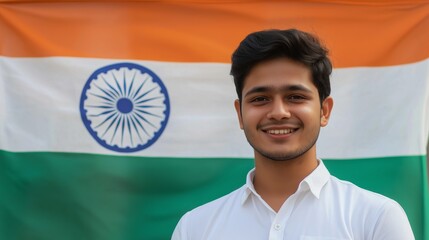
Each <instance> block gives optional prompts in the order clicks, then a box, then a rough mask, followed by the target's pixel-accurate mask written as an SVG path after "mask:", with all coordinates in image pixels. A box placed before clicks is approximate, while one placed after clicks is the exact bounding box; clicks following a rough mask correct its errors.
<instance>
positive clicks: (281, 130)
mask: <svg viewBox="0 0 429 240" xmlns="http://www.w3.org/2000/svg"><path fill="white" fill-rule="evenodd" d="M293 131H294V130H293V129H275V130H268V131H267V132H268V133H269V134H274V135H280V134H288V133H291V132H293Z"/></svg>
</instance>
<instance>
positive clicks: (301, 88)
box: [244, 84, 312, 97]
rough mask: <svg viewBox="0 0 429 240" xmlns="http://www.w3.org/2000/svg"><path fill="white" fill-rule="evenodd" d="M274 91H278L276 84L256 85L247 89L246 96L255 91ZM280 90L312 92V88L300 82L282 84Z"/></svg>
mask: <svg viewBox="0 0 429 240" xmlns="http://www.w3.org/2000/svg"><path fill="white" fill-rule="evenodd" d="M274 91H277V87H274V86H256V87H254V88H252V89H250V90H249V91H247V93H246V94H245V95H244V96H245V97H246V96H247V95H250V94H254V93H263V92H274ZM280 91H282V92H286V91H300V92H307V93H311V92H312V91H311V90H310V89H308V88H306V87H304V86H303V85H300V84H297V85H286V86H282V87H281V88H280Z"/></svg>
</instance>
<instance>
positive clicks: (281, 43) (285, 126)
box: [231, 30, 333, 161]
mask: <svg viewBox="0 0 429 240" xmlns="http://www.w3.org/2000/svg"><path fill="white" fill-rule="evenodd" d="M326 53H327V51H326V50H325V49H324V48H323V47H321V46H320V44H319V42H318V41H317V39H316V38H315V37H312V36H311V35H310V34H307V33H304V32H300V31H298V30H286V31H279V30H271V31H263V32H256V33H252V34H250V35H249V36H247V37H246V39H245V40H243V41H242V42H241V44H240V46H239V47H238V49H237V50H236V51H235V52H234V55H233V57H232V59H233V63H232V70H231V73H232V74H233V76H234V81H235V84H236V89H237V94H238V97H239V99H238V100H236V101H235V108H236V111H237V114H238V119H239V123H240V127H241V128H242V129H243V130H244V133H245V135H246V138H247V140H248V142H249V143H250V145H251V146H252V147H253V149H254V150H255V158H256V159H260V158H261V157H262V158H266V159H271V160H275V161H285V160H291V159H298V158H301V157H303V156H308V158H307V159H315V155H316V147H315V143H316V141H317V138H318V135H319V131H320V127H324V126H326V125H327V124H328V120H329V116H330V113H331V110H332V106H333V99H332V98H331V97H329V94H330V84H329V75H330V73H331V69H332V67H331V63H330V61H329V59H328V58H327V56H326Z"/></svg>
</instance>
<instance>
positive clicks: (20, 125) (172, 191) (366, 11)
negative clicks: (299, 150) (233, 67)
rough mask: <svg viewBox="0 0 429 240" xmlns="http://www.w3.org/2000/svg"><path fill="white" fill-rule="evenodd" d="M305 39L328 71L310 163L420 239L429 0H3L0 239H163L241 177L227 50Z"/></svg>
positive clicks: (424, 218) (243, 146) (247, 164)
mask: <svg viewBox="0 0 429 240" xmlns="http://www.w3.org/2000/svg"><path fill="white" fill-rule="evenodd" d="M292 27H293V28H299V29H303V30H305V31H309V32H312V33H315V34H317V35H318V36H319V37H320V38H321V39H322V40H323V42H324V43H325V44H326V45H327V46H328V48H329V49H330V55H331V58H332V60H333V63H334V67H335V69H334V72H333V74H332V96H333V97H334V99H335V106H334V110H333V115H332V119H331V121H330V124H329V126H328V127H326V128H324V129H323V130H322V132H321V136H320V138H319V142H318V155H319V156H320V157H321V158H322V159H324V160H325V162H326V165H327V166H328V168H329V170H330V171H331V173H332V174H333V175H335V176H337V177H339V178H341V179H346V180H350V181H352V182H354V183H355V184H357V185H359V186H361V187H363V188H367V189H370V190H372V191H375V192H379V193H381V194H384V195H386V196H389V197H391V198H393V199H395V200H396V201H398V202H399V203H400V204H401V205H402V206H403V207H404V209H405V210H406V212H407V215H408V217H409V220H410V222H411V225H412V228H413V231H414V234H415V236H416V239H418V240H423V239H425V240H428V239H429V209H428V208H429V198H428V184H427V169H426V154H427V152H426V146H427V139H428V132H429V111H428V109H429V100H428V99H429V47H428V43H429V31H428V29H429V4H428V3H427V1H418V0H414V1H412V0H410V1H402V0H392V1H387V0H385V1H381V0H380V1H376V2H372V1H358V0H343V1H334V0H332V1H317V0H314V1H290V2H282V1H249V2H247V1H226V0H225V1H36V0H34V1H20V0H15V1H13V0H10V1H7V0H1V1H0V52H1V56H0V149H1V150H0V239H43V240H46V239H103V240H104V239H107V240H110V239H169V238H170V235H171V233H172V231H173V229H174V226H175V225H176V223H177V221H178V220H179V218H180V216H181V215H182V214H184V213H185V212H186V211H188V210H190V209H192V208H194V207H195V206H197V205H200V204H203V203H205V202H207V201H210V200H212V199H214V198H217V197H219V196H221V195H224V194H226V193H228V192H230V191H232V190H233V189H235V188H237V187H239V186H241V185H242V184H243V183H244V181H245V175H246V173H247V171H248V170H249V169H250V168H252V165H253V160H252V155H253V154H252V149H251V148H250V147H249V146H248V144H247V142H246V140H245V138H244V136H243V133H242V132H241V130H239V127H238V122H237V120H236V114H235V112H234V109H233V101H234V99H235V90H234V86H233V82H232V79H231V77H230V76H229V70H230V55H231V53H232V52H233V50H234V49H235V48H236V46H237V45H238V43H239V42H240V41H241V39H243V38H244V37H245V36H246V35H247V34H248V33H249V32H252V31H256V30H261V29H270V28H281V29H284V28H292Z"/></svg>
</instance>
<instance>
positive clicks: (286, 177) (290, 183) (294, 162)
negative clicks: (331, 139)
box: [253, 149, 318, 212]
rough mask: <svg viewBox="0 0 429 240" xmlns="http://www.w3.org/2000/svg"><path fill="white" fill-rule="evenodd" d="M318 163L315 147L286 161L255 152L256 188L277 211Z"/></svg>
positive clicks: (254, 180) (254, 181) (254, 182)
mask: <svg viewBox="0 0 429 240" xmlns="http://www.w3.org/2000/svg"><path fill="white" fill-rule="evenodd" d="M317 165H318V162H317V159H316V151H315V149H310V150H309V151H307V152H306V153H305V154H303V155H301V156H299V157H298V158H295V159H290V160H286V161H274V160H272V159H267V158H265V157H263V156H262V155H260V154H258V153H255V177H254V179H253V184H254V186H255V190H256V192H257V193H258V194H259V195H260V196H261V197H262V199H264V201H265V202H267V204H268V205H269V206H270V207H271V208H272V209H273V210H274V211H276V212H277V211H278V210H279V209H280V207H281V206H282V205H283V203H284V202H285V201H286V200H287V198H288V197H289V196H290V195H292V194H294V193H295V192H296V190H297V189H298V186H299V183H300V182H301V181H302V180H303V179H304V178H305V177H307V176H308V175H309V174H310V173H311V172H313V171H314V169H316V167H317Z"/></svg>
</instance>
